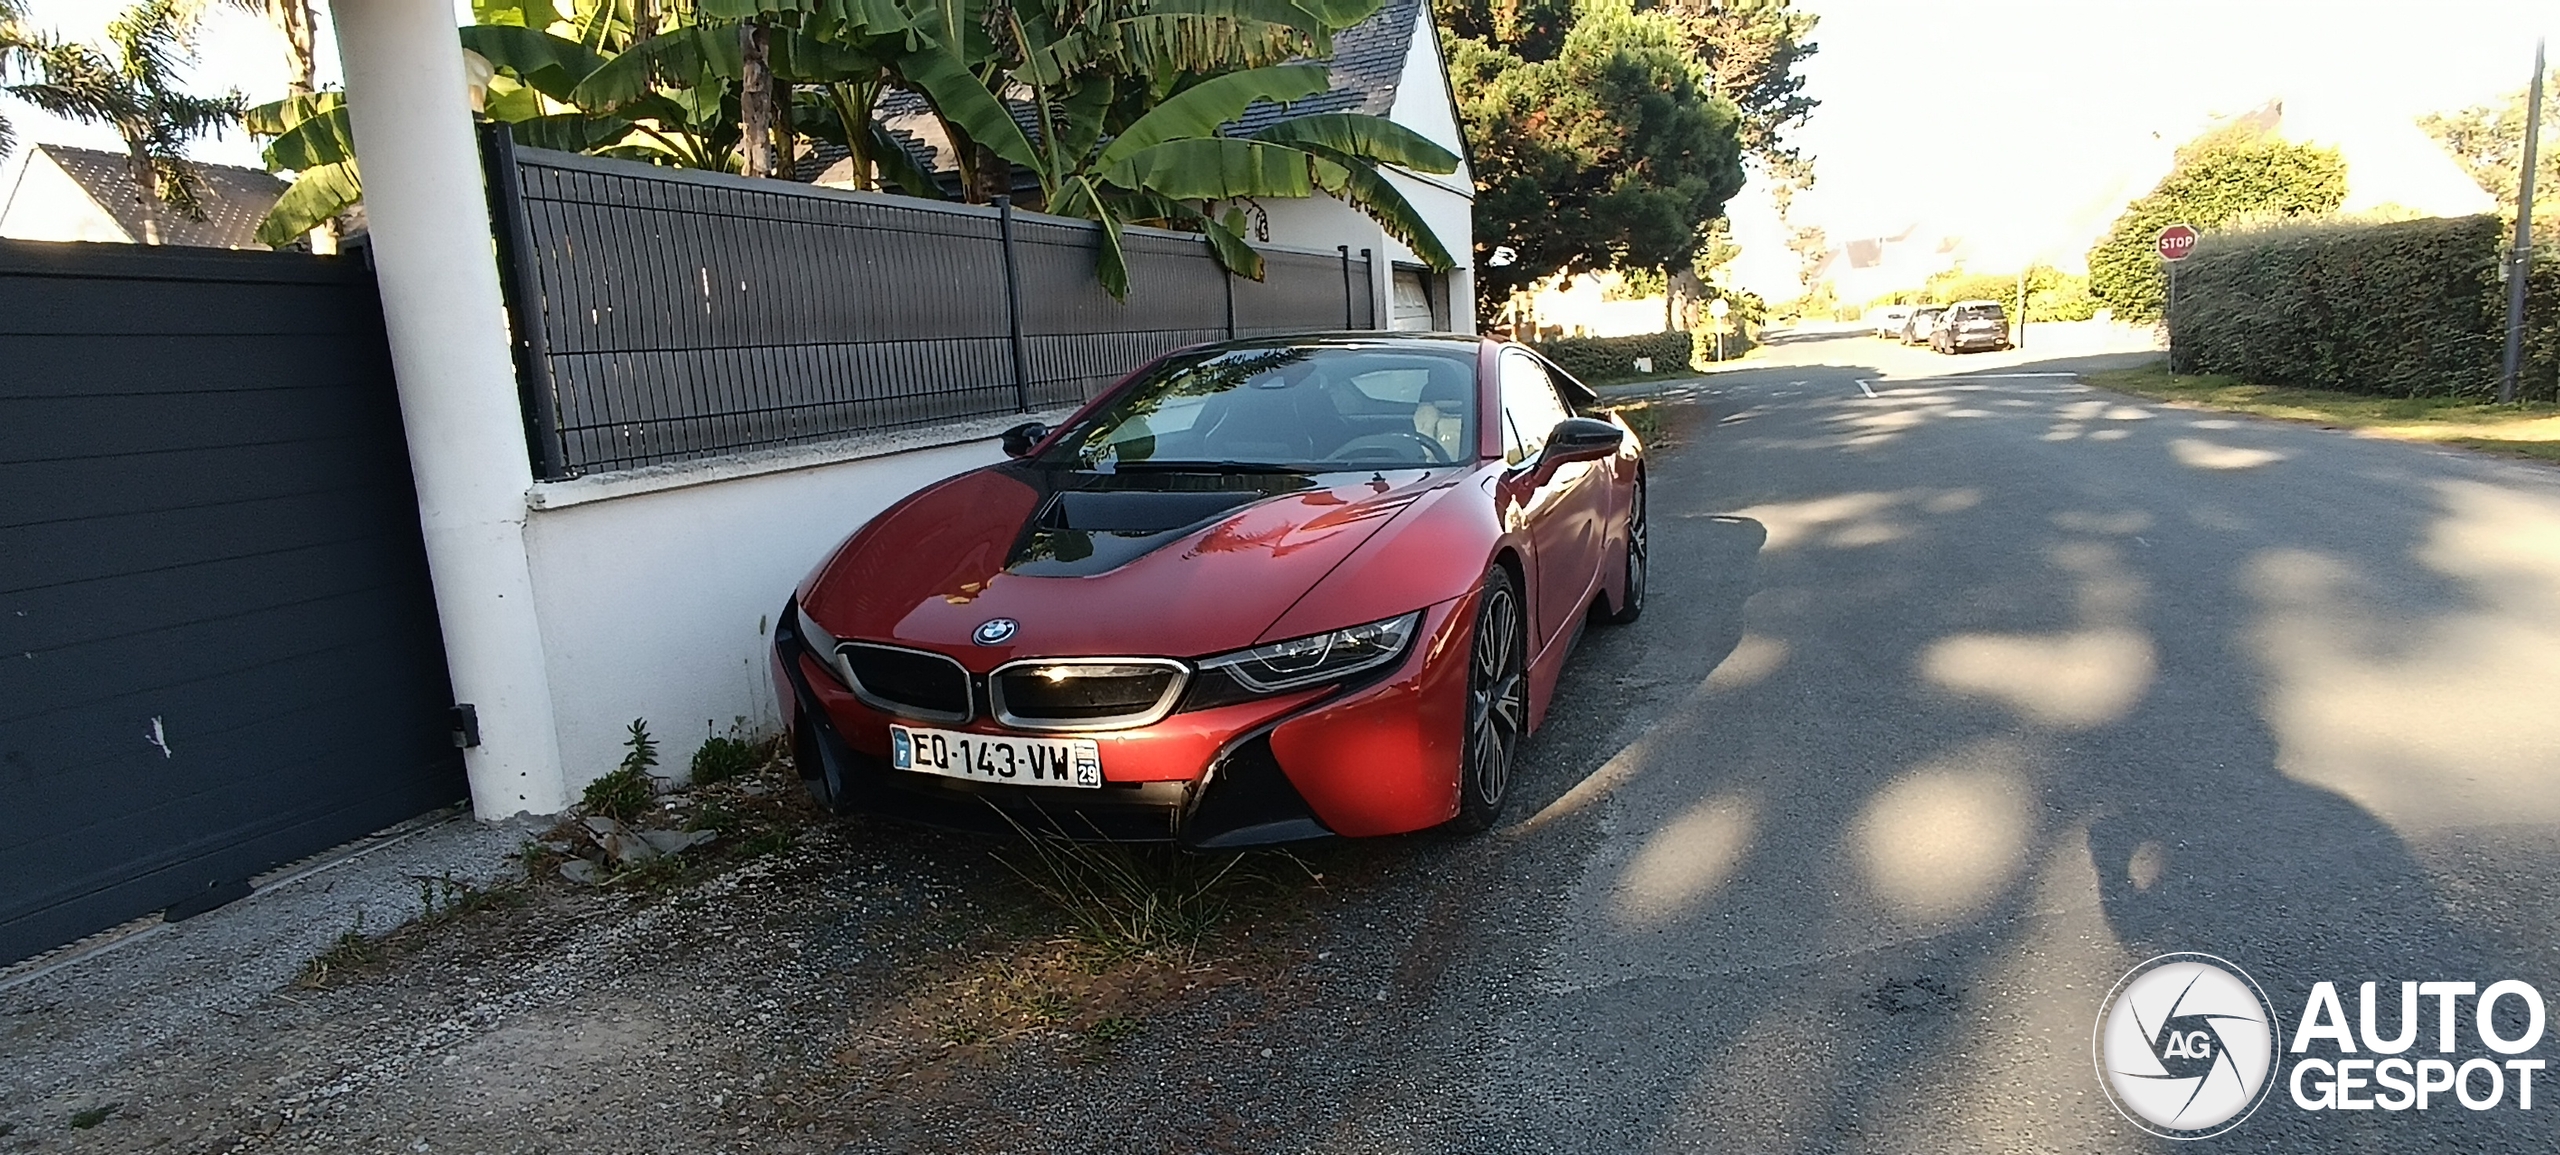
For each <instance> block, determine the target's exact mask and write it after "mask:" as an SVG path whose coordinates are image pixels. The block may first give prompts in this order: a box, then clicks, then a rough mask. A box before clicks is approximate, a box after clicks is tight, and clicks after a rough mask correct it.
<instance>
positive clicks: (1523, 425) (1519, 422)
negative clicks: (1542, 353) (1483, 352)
mask: <svg viewBox="0 0 2560 1155" xmlns="http://www.w3.org/2000/svg"><path fill="white" fill-rule="evenodd" d="M1570 416H1573V414H1572V411H1570V410H1568V409H1566V408H1565V405H1564V401H1563V400H1562V399H1560V398H1558V397H1557V396H1556V386H1555V382H1553V381H1551V380H1549V379H1548V378H1547V370H1546V367H1545V366H1543V365H1540V364H1538V362H1537V360H1536V359H1535V358H1533V357H1530V356H1529V355H1528V354H1526V353H1518V352H1506V353H1504V354H1503V355H1502V425H1503V431H1502V460H1503V461H1504V462H1505V463H1506V464H1510V465H1518V464H1520V463H1521V462H1523V461H1527V460H1529V459H1530V458H1533V457H1536V456H1537V455H1538V451H1539V450H1541V449H1544V448H1546V446H1547V434H1548V433H1550V432H1552V431H1553V430H1554V429H1555V427H1556V423H1557V422H1559V421H1562V420H1564V419H1565V418H1567V417H1570Z"/></svg>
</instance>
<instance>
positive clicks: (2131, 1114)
mask: <svg viewBox="0 0 2560 1155" xmlns="http://www.w3.org/2000/svg"><path fill="white" fill-rule="evenodd" d="M2099 1014H2100V1018H2099V1020H2098V1031H2097V1037H2096V1039H2095V1041H2094V1049H2095V1050H2096V1052H2097V1061H2098V1082H2099V1083H2100V1084H2102V1085H2104V1086H2105V1087H2106V1089H2107V1098H2108V1099H2109V1100H2110V1101H2112V1102H2114V1103H2115V1105H2116V1110H2118V1111H2121V1112H2123V1113H2124V1117H2125V1118H2126V1119H2127V1120H2129V1121H2131V1122H2132V1123H2133V1125H2134V1126H2136V1127H2140V1128H2142V1129H2143V1130H2145V1131H2149V1132H2151V1133H2152V1134H2154V1135H2158V1136H2161V1137H2163V1138H2168V1139H2203V1138H2208V1137H2210V1136H2214V1135H2219V1134H2221V1133H2223V1132H2225V1131H2228V1130H2230V1129H2232V1128H2233V1127H2237V1126H2239V1125H2240V1122H2241V1121H2242V1120H2244V1119H2247V1118H2248V1117H2249V1113H2250V1112H2252V1111H2255V1110H2257V1108H2258V1104H2260V1103H2262V1102H2265V1101H2266V1097H2267V1091H2268V1090H2269V1088H2271V1087H2273V1086H2274V1084H2275V1079H2274V1075H2275V1064H2276V1046H2275V1043H2276V1036H2277V1034H2278V1032H2277V1024H2276V1015H2275V1007H2274V1005H2273V1004H2271V1003H2269V1002H2267V995H2266V992H2264V991H2261V990H2259V989H2258V984H2257V983H2256V982H2254V981H2252V980H2251V979H2250V978H2249V976H2248V975H2247V974H2245V973H2243V972H2242V971H2241V970H2240V968H2238V967H2236V966H2233V965H2231V964H2230V963H2227V962H2224V961H2222V960H2221V959H2218V958H2215V957H2213V956H2212V955H2209V954H2165V955H2161V956H2160V957H2158V958H2155V959H2152V960H2151V961H2149V962H2146V963H2144V964H2142V965H2141V966H2138V967H2135V968H2133V972H2132V973H2131V974H2128V975H2126V976H2125V977H2124V979H2123V980H2122V981H2120V982H2118V983H2117V984H2116V989H2115V991H2114V993H2112V994H2110V995H2108V996H2107V1002H2106V1006H2105V1008H2104V1009H2103V1010H2102V1011H2100V1012H2099Z"/></svg>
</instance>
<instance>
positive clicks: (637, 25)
mask: <svg viewBox="0 0 2560 1155" xmlns="http://www.w3.org/2000/svg"><path fill="white" fill-rule="evenodd" d="M657 34H658V3H657V0H631V42H632V43H634V44H637V43H639V42H641V41H643V40H647V39H648V38H650V37H652V36H655V35H657Z"/></svg>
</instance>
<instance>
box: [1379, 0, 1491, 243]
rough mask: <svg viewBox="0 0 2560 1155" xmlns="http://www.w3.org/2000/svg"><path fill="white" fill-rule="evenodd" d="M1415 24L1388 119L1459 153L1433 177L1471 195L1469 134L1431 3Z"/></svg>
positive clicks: (1453, 189)
mask: <svg viewBox="0 0 2560 1155" xmlns="http://www.w3.org/2000/svg"><path fill="white" fill-rule="evenodd" d="M1415 24H1416V25H1417V26H1416V27H1415V29H1414V32H1413V42H1412V46H1411V47H1409V48H1407V49H1406V50H1405V58H1404V75H1403V76H1402V77H1400V78H1399V79H1398V80H1397V82H1396V102H1395V106H1394V107H1392V108H1390V109H1388V110H1387V119H1389V120H1392V121H1394V122H1396V123H1397V124H1401V125H1403V126H1405V127H1406V128H1410V129H1412V130H1413V131H1415V132H1418V133H1421V134H1422V135H1423V136H1425V137H1428V138H1430V140H1431V142H1432V143H1434V144H1437V145H1439V146H1440V147H1442V148H1445V149H1448V150H1449V151H1451V152H1454V153H1456V154H1458V171H1456V172H1454V173H1450V174H1448V175H1446V176H1440V177H1435V178H1433V179H1435V180H1440V181H1445V182H1447V183H1448V185H1449V186H1450V187H1451V189H1452V191H1459V190H1465V191H1463V192H1461V195H1472V190H1473V189H1474V188H1475V174H1474V173H1472V172H1469V171H1467V162H1466V156H1467V138H1466V136H1465V134H1464V133H1462V132H1460V131H1459V129H1458V106H1457V105H1456V104H1455V103H1453V102H1452V101H1451V99H1450V95H1449V79H1448V73H1447V72H1446V70H1445V67H1444V65H1443V64H1442V63H1441V61H1442V59H1443V58H1442V56H1441V53H1440V30H1439V29H1438V28H1437V27H1436V26H1435V25H1434V24H1433V22H1432V19H1431V12H1430V8H1429V6H1427V5H1426V6H1424V8H1423V10H1422V14H1421V15H1420V16H1417V17H1415ZM1443 239H1444V240H1445V239H1446V238H1443ZM1452 251H1455V250H1452Z"/></svg>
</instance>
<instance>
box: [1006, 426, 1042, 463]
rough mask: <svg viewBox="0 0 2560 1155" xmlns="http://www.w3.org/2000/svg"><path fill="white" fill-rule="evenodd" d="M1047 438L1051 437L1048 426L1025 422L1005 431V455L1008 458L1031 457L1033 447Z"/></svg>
mask: <svg viewBox="0 0 2560 1155" xmlns="http://www.w3.org/2000/svg"><path fill="white" fill-rule="evenodd" d="M1047 436H1049V427H1048V426H1046V425H1042V424H1040V423H1039V422H1037V421H1025V422H1023V423H1022V424H1020V425H1016V426H1014V427H1013V428H1011V429H1007V430H1005V431H1004V455H1005V456H1007V457H1026V456H1029V455H1030V453H1031V447H1032V446H1035V445H1038V444H1040V441H1041V439H1042V438H1044V437H1047Z"/></svg>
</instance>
